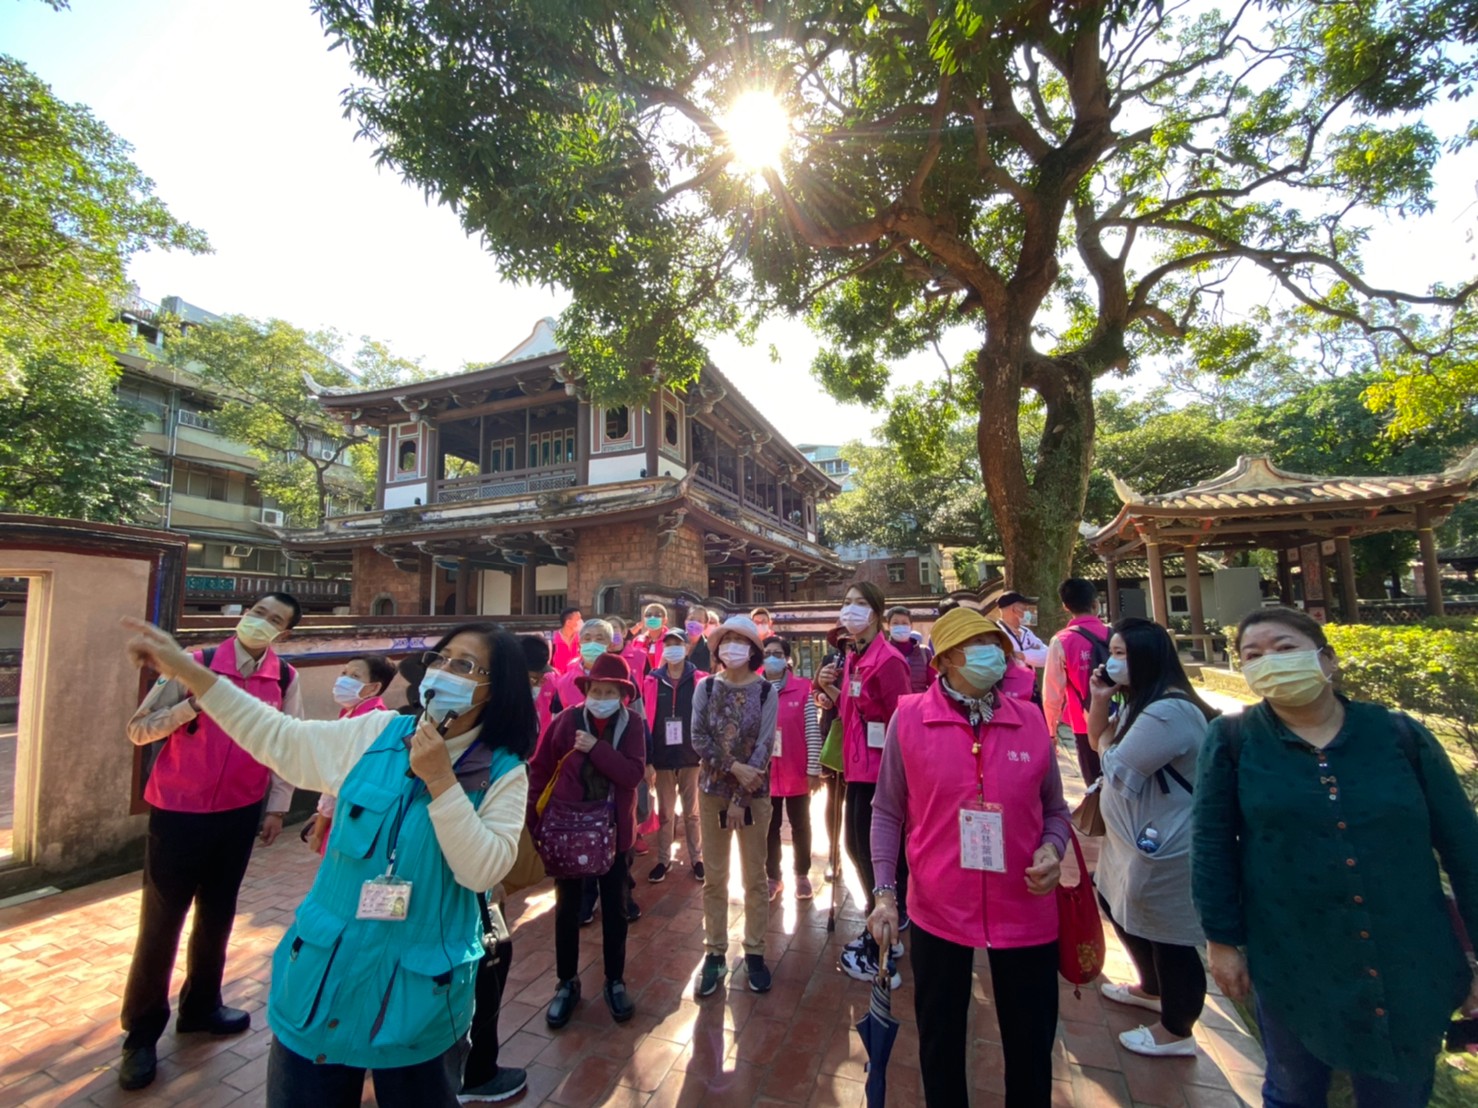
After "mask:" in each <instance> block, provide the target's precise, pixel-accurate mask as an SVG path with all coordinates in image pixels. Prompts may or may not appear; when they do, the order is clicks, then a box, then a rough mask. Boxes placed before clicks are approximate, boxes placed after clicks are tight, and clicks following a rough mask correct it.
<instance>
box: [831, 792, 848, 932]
mask: <svg viewBox="0 0 1478 1108" xmlns="http://www.w3.org/2000/svg"><path fill="white" fill-rule="evenodd" d="M843 789H844V786H843V784H842V776H841V774H836V775H835V777H834V787H833V788H832V789H831V790H830V791H829V792H828V793H827V802H826V825H827V826H826V834H827V838H828V839H829V840H830V845H831V907H829V908H828V909H827V910H826V930H827V933H828V934H830V933H831V932H833V931H835V930H836V927H837V897H838V896H842V895H845V893H846V891H847V884H846V882H845V881H844V880H843V879H842V803H843V799H844V798H843Z"/></svg>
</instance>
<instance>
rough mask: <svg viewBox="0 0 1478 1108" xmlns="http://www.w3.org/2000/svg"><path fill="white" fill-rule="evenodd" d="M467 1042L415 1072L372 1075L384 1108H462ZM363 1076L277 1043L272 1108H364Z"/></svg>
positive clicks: (270, 1083)
mask: <svg viewBox="0 0 1478 1108" xmlns="http://www.w3.org/2000/svg"><path fill="white" fill-rule="evenodd" d="M466 1054H467V1039H466V1037H465V1036H463V1038H462V1039H461V1040H460V1041H459V1042H457V1043H456V1044H455V1045H454V1046H452V1047H451V1049H449V1050H448V1051H446V1053H444V1054H439V1055H437V1056H436V1057H435V1058H430V1059H427V1060H426V1061H424V1062H419V1063H417V1064H416V1065H414V1066H399V1067H396V1068H394V1069H385V1070H371V1071H370V1075H371V1076H372V1077H373V1078H374V1082H375V1103H377V1104H378V1105H380V1108H457V1104H458V1102H457V1093H459V1092H460V1091H461V1089H462V1062H463V1059H464V1058H465V1057H466ZM363 1097H364V1070H362V1069H359V1068H358V1067H357V1066H337V1065H333V1064H328V1063H325V1064H318V1063H315V1062H314V1061H313V1060H312V1059H310V1058H304V1057H303V1056H302V1055H301V1054H296V1053H294V1052H293V1051H291V1050H288V1048H287V1047H285V1046H283V1045H282V1043H281V1042H280V1041H278V1040H277V1039H273V1040H272V1050H271V1053H270V1054H269V1055H268V1056H267V1108H359V1104H360V1102H361V1100H362V1099H363Z"/></svg>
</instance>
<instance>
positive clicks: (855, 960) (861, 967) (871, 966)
mask: <svg viewBox="0 0 1478 1108" xmlns="http://www.w3.org/2000/svg"><path fill="white" fill-rule="evenodd" d="M889 964H890V965H891V964H892V960H891V959H889ZM837 966H838V968H839V969H840V970H841V971H842V972H843V973H845V974H846V975H847V976H848V977H851V978H853V979H854V980H857V981H876V980H877V976H878V964H877V963H876V962H874V961H873V960H872V959H871V958H869V957H868V956H867V952H866V951H862V950H844V951H842V956H841V958H840V959H838V961H837ZM889 984H890V985H891V986H892V987H893V988H895V989H901V988H902V987H903V975H902V974H901V973H899V972H898V970H897V969H894V970H893V977H892V980H891V981H890V982H889Z"/></svg>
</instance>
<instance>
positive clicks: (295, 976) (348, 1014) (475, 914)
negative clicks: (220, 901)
mask: <svg viewBox="0 0 1478 1108" xmlns="http://www.w3.org/2000/svg"><path fill="white" fill-rule="evenodd" d="M415 725H416V717H414V716H402V717H401V718H400V719H398V720H397V721H395V722H394V723H392V724H390V726H388V727H387V728H386V729H385V731H384V732H383V733H382V734H381V735H380V737H379V738H378V739H376V740H375V743H374V745H373V746H371V747H370V748H369V749H368V750H366V751H365V752H364V755H363V757H361V758H360V760H359V761H358V763H356V765H355V766H354V769H353V770H351V771H350V773H349V776H348V777H347V778H346V779H345V781H344V786H343V788H342V789H341V790H340V791H339V799H338V809H337V812H336V813H335V817H334V825H333V829H332V830H331V831H330V832H329V841H328V851H327V853H326V855H325V857H324V861H323V865H322V866H321V867H320V868H319V871H318V878H317V880H315V881H314V883H313V888H312V889H311V890H310V891H309V893H308V896H307V897H306V898H305V899H304V901H303V903H302V904H301V905H300V906H299V908H298V914H297V918H296V919H295V920H294V922H293V925H292V927H290V928H288V931H287V934H286V935H284V936H283V937H282V942H281V943H280V944H279V945H278V947H277V951H276V953H275V954H274V955H273V958H272V988H271V992H270V993H269V996H268V1001H267V1022H268V1023H269V1024H270V1025H271V1027H272V1032H273V1034H275V1035H276V1036H277V1038H278V1039H280V1040H281V1041H282V1044H283V1045H284V1046H285V1047H287V1048H288V1049H289V1050H292V1051H294V1052H295V1053H297V1054H299V1055H301V1056H302V1057H304V1058H308V1059H311V1060H313V1061H317V1062H327V1063H334V1064H338V1065H347V1066H360V1067H364V1068H366V1069H390V1068H393V1067H397V1066H409V1065H414V1064H416V1063H417V1062H425V1061H427V1060H429V1059H431V1058H435V1057H436V1056H438V1055H439V1054H442V1053H444V1052H445V1051H446V1050H447V1049H448V1048H450V1047H451V1046H452V1045H453V1044H454V1043H456V1042H457V1041H458V1040H459V1039H460V1038H461V1037H462V1036H463V1035H465V1034H466V1033H467V1029H468V1027H469V1026H470V1024H471V1022H472V1004H473V986H474V982H475V979H476V976H477V964H478V961H479V960H480V959H481V958H482V955H483V949H484V948H483V943H482V919H481V916H480V913H479V911H478V907H477V896H476V894H475V893H473V892H472V890H470V889H466V888H463V887H462V886H461V885H459V884H457V881H456V878H455V877H454V876H453V875H452V871H451V869H450V868H449V867H448V866H447V864H446V860H445V859H444V858H443V857H442V853H441V847H440V845H439V844H438V842H437V839H436V830H435V828H433V827H432V825H431V817H430V814H429V813H428V812H427V810H426V808H427V805H428V804H429V803H430V795H429V794H428V793H427V791H426V788H425V786H424V784H423V783H422V782H421V781H420V779H419V778H414V777H409V778H408V777H407V771H408V769H409V766H410V755H409V752H408V749H407V746H406V740H407V738H408V737H409V736H410V734H411V732H412V731H413V730H414V729H415ZM519 764H520V763H519V760H518V759H517V758H516V757H515V756H514V755H512V754H511V753H509V752H508V751H506V750H501V749H500V750H490V749H489V748H487V747H486V746H483V745H481V744H478V743H474V744H473V746H472V747H470V748H469V750H468V753H467V755H466V757H465V758H464V760H463V761H462V762H461V763H460V764H459V765H458V767H457V776H458V779H459V781H461V783H462V785H463V787H464V788H465V789H466V790H467V791H468V793H469V795H470V796H471V799H472V803H473V805H474V806H476V805H477V804H479V803H481V800H482V796H483V794H484V793H485V792H486V791H487V788H488V786H489V785H490V784H491V783H492V782H493V781H495V780H496V779H497V778H499V777H500V776H502V775H503V774H504V773H506V772H508V771H509V770H511V769H514V768H516V767H517V766H518V765H519ZM401 813H403V815H402V814H401ZM397 821H399V823H400V827H399V833H398V835H397V834H396V833H395V824H396V823H397ZM392 839H394V840H395V843H396V866H395V873H396V876H397V877H401V878H404V879H406V880H408V881H410V882H411V883H412V891H411V897H410V903H409V905H408V908H409V911H408V914H407V916H406V918H405V919H404V920H398V921H394V922H390V921H385V920H360V919H355V914H356V912H357V910H358V907H359V893H360V888H361V886H362V885H363V884H364V882H366V881H368V880H370V879H372V878H375V877H378V876H379V875H380V874H383V873H384V872H385V870H386V867H387V865H388V864H389V847H390V844H391V840H392Z"/></svg>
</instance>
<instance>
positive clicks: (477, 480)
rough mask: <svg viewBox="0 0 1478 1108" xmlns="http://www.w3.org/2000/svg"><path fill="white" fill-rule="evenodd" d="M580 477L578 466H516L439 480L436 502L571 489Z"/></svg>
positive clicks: (453, 501)
mask: <svg viewBox="0 0 1478 1108" xmlns="http://www.w3.org/2000/svg"><path fill="white" fill-rule="evenodd" d="M577 480H579V478H578V476H577V473H576V470H575V467H574V466H561V467H559V468H557V469H514V470H509V471H508V472H506V473H479V474H476V475H474V476H472V477H454V478H452V479H451V480H448V481H438V482H436V503H438V504H455V503H458V502H459V501H464V500H492V499H494V498H496V497H499V496H521V495H524V494H526V493H531V492H549V491H551V490H553V489H567V488H569V487H570V486H571V485H573V484H574V483H575V482H576V481H577Z"/></svg>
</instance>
